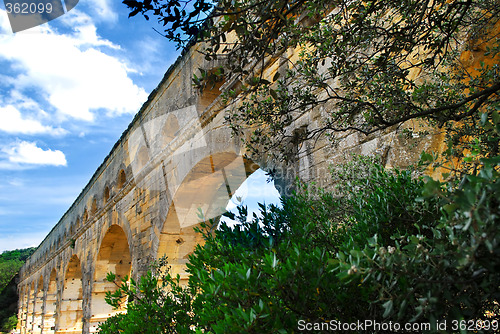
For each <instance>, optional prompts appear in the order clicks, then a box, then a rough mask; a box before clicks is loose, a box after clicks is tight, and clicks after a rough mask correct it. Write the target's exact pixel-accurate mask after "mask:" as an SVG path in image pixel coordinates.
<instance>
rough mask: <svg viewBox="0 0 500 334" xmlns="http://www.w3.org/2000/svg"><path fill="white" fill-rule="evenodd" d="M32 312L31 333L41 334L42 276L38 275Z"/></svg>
mask: <svg viewBox="0 0 500 334" xmlns="http://www.w3.org/2000/svg"><path fill="white" fill-rule="evenodd" d="M34 304H35V307H34V311H33V333H41V332H42V318H43V275H40V278H39V279H38V282H37V285H36V293H35V300H34Z"/></svg>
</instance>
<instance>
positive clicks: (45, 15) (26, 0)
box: [4, 0, 78, 32]
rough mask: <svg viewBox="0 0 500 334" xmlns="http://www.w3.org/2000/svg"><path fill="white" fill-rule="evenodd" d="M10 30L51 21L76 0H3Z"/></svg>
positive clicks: (66, 10)
mask: <svg viewBox="0 0 500 334" xmlns="http://www.w3.org/2000/svg"><path fill="white" fill-rule="evenodd" d="M4 4H5V10H6V12H7V15H8V17H9V21H10V26H11V27H12V32H19V31H22V30H26V29H29V28H33V27H36V26H38V25H41V24H43V23H46V22H49V21H52V20H54V19H56V18H58V17H59V16H61V15H64V14H65V13H66V12H68V11H70V10H71V9H73V8H74V7H75V6H76V5H77V4H78V0H64V3H63V2H62V0H4Z"/></svg>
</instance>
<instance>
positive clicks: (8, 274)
mask: <svg viewBox="0 0 500 334" xmlns="http://www.w3.org/2000/svg"><path fill="white" fill-rule="evenodd" d="M35 249H36V248H34V247H32V248H26V249H16V250H13V251H5V252H3V253H2V254H0V333H2V331H8V330H10V329H12V328H13V326H15V324H16V322H17V318H16V311H17V299H18V296H17V288H16V283H15V279H14V277H15V276H16V274H17V272H18V271H19V269H20V268H21V267H22V265H23V264H24V262H26V259H27V258H28V257H29V256H30V255H31V254H33V252H34V251H35Z"/></svg>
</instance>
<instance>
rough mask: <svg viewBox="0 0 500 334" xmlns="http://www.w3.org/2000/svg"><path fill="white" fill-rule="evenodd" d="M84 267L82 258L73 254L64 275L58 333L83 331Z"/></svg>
mask: <svg viewBox="0 0 500 334" xmlns="http://www.w3.org/2000/svg"><path fill="white" fill-rule="evenodd" d="M82 302H83V289H82V268H81V265H80V260H79V259H78V257H77V256H76V255H73V256H72V257H71V259H70V260H69V264H68V269H66V275H65V276H64V289H63V293H62V300H61V312H60V315H59V326H58V327H59V330H58V331H57V332H58V333H74V334H76V333H81V332H82V319H83V303H82Z"/></svg>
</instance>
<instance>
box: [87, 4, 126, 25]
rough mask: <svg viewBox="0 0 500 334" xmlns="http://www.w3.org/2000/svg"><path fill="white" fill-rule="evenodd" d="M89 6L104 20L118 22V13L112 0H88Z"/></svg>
mask: <svg viewBox="0 0 500 334" xmlns="http://www.w3.org/2000/svg"><path fill="white" fill-rule="evenodd" d="M87 2H90V4H89V6H90V8H92V11H93V12H94V13H95V14H97V16H98V17H99V18H100V19H101V20H103V21H110V22H116V20H118V15H117V14H116V12H115V11H114V10H113V8H112V6H113V5H112V1H110V0H88V1H87Z"/></svg>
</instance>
